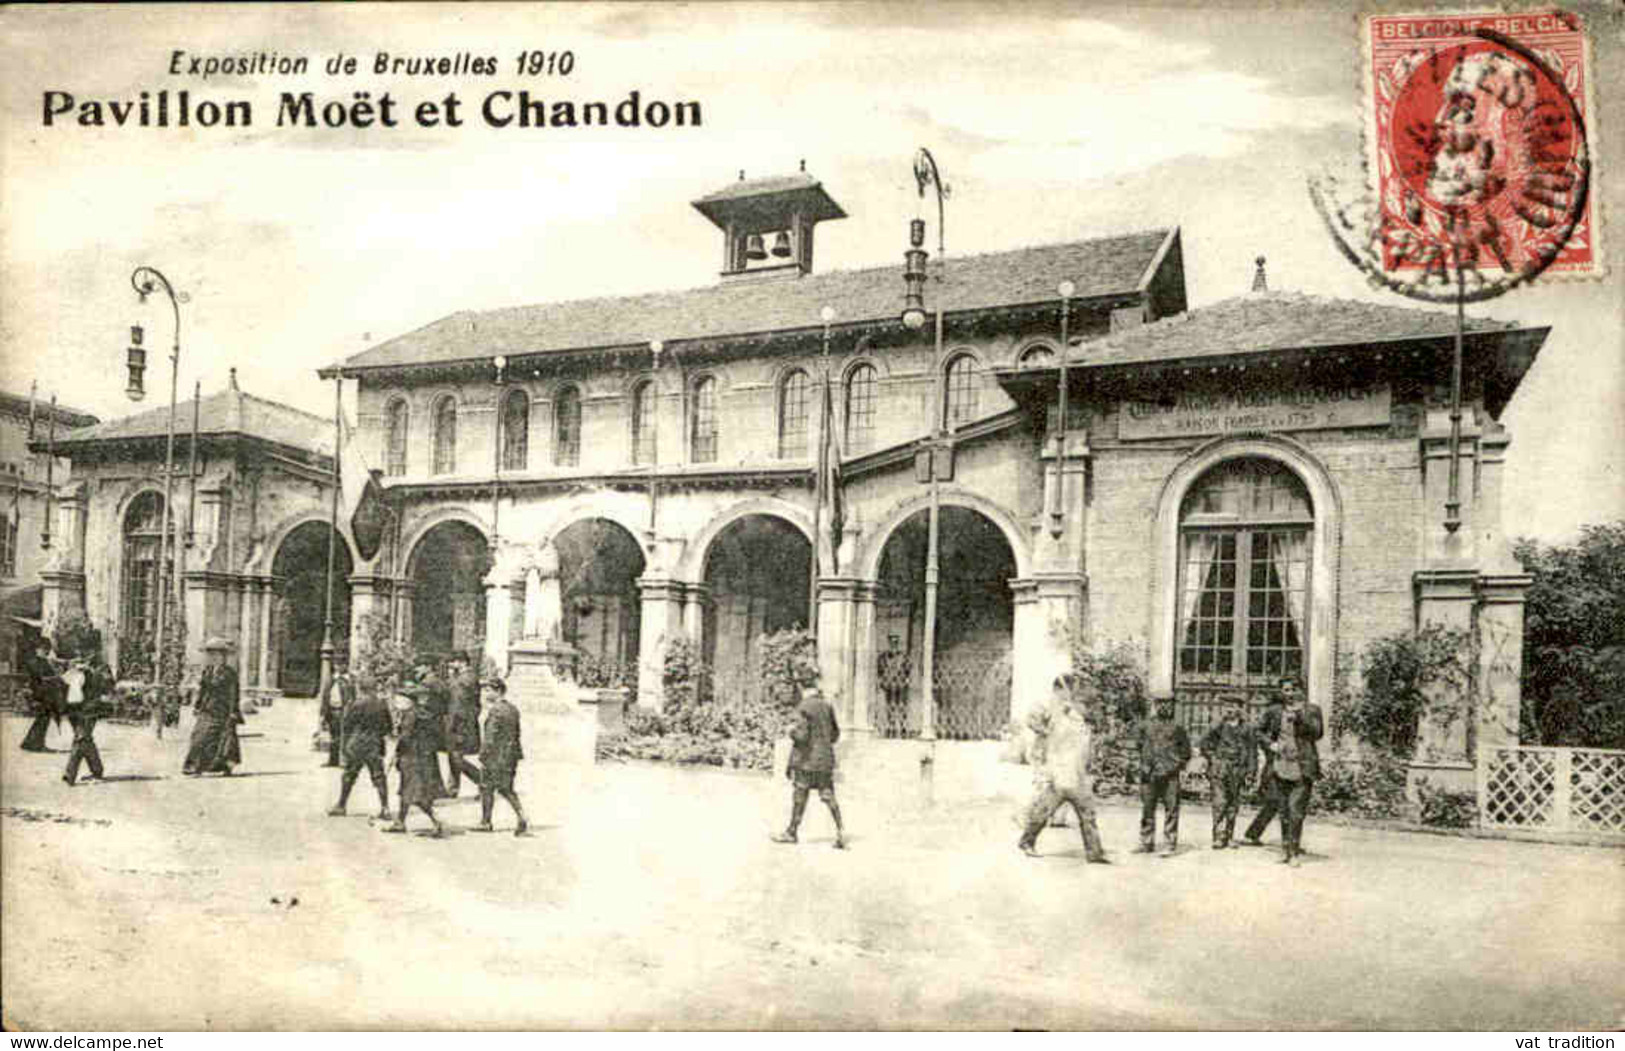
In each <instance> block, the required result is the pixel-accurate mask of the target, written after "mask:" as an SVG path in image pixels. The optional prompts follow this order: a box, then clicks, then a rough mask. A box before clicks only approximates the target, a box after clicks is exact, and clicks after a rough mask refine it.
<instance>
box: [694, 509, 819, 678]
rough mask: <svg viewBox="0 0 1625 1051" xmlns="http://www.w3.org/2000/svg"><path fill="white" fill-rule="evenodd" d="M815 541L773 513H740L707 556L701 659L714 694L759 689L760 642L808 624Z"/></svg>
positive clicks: (719, 536)
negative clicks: (708, 671)
mask: <svg viewBox="0 0 1625 1051" xmlns="http://www.w3.org/2000/svg"><path fill="white" fill-rule="evenodd" d="M811 570H812V544H811V543H809V542H808V540H807V537H806V534H804V533H802V531H801V530H800V529H799V528H797V527H796V526H795V525H793V524H791V523H790V522H788V521H786V520H785V519H783V518H780V517H778V516H777V515H768V514H752V515H745V516H744V517H742V518H740V519H739V520H738V521H736V522H734V523H732V524H731V525H729V526H728V527H727V528H726V529H724V530H722V532H720V533H718V534H717V536H716V539H715V540H713V541H712V542H711V547H710V550H708V551H707V552H706V555H705V583H706V585H707V587H708V588H709V593H710V603H709V605H708V608H707V609H706V612H705V618H704V627H703V638H704V651H705V659H706V662H707V663H708V664H710V666H711V672H712V681H713V683H714V684H715V690H716V696H717V699H718V700H719V701H722V702H723V703H727V702H728V701H729V700H731V699H734V698H748V697H754V696H756V694H757V692H758V689H757V673H758V667H759V663H758V662H759V659H760V654H759V648H758V641H759V640H760V639H761V637H762V636H763V635H770V634H772V633H773V632H776V631H783V630H785V629H786V628H804V627H806V626H807V602H808V594H809V592H808V589H809V588H810V587H811V583H810V581H809V580H808V574H809V573H810V572H811Z"/></svg>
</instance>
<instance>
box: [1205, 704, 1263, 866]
mask: <svg viewBox="0 0 1625 1051" xmlns="http://www.w3.org/2000/svg"><path fill="white" fill-rule="evenodd" d="M1202 758H1204V759H1206V760H1207V780H1208V784H1209V786H1211V788H1212V789H1213V849H1214V850H1223V849H1224V848H1225V847H1227V846H1229V845H1230V838H1231V836H1233V835H1234V834H1235V830H1236V812H1237V811H1238V810H1240V809H1241V797H1242V795H1243V794H1245V793H1246V791H1247V789H1248V787H1249V786H1250V785H1251V784H1252V783H1253V774H1254V772H1255V771H1256V770H1257V769H1258V738H1257V737H1256V736H1255V735H1254V734H1253V728H1252V727H1251V726H1248V725H1247V721H1246V720H1245V719H1243V718H1242V715H1241V699H1240V698H1239V697H1226V698H1225V699H1224V710H1223V715H1222V716H1221V717H1220V720H1219V722H1218V723H1216V724H1215V725H1214V726H1213V727H1212V728H1211V729H1210V730H1208V732H1207V734H1206V735H1205V736H1204V737H1203V738H1202ZM1236 845H1237V846H1240V844H1239V843H1238V844H1236Z"/></svg>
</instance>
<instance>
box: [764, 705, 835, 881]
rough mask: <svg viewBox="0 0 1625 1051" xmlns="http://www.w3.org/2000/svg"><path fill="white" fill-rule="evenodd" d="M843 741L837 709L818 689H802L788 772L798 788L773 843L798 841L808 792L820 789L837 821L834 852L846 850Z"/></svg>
mask: <svg viewBox="0 0 1625 1051" xmlns="http://www.w3.org/2000/svg"><path fill="white" fill-rule="evenodd" d="M840 739H841V727H840V725H839V724H837V723H836V721H835V709H833V708H831V707H830V706H829V702H828V701H826V700H824V698H823V697H822V695H820V694H819V692H818V688H817V687H816V686H809V687H806V688H805V689H803V690H802V691H801V705H800V707H798V708H797V709H796V717H795V723H794V724H793V725H792V726H791V728H790V740H791V742H792V747H791V749H790V766H789V769H787V770H786V771H785V773H786V775H787V776H788V777H789V778H790V781H791V783H792V784H793V785H795V793H794V796H793V797H792V801H791V807H790V824H789V826H788V827H786V828H785V830H784V832H782V833H781V834H779V835H776V836H774V837H773V842H775V843H794V842H795V841H796V831H797V829H799V828H800V827H801V815H802V814H803V813H804V812H805V811H806V809H807V793H809V792H811V791H814V790H817V792H818V798H819V799H822V800H823V801H824V805H825V806H827V807H829V814H830V817H832V818H834V819H835V849H836V850H845V849H846V835H845V832H844V831H843V830H842V827H841V807H840V804H839V803H837V802H836V801H835V742H836V741H839V740H840Z"/></svg>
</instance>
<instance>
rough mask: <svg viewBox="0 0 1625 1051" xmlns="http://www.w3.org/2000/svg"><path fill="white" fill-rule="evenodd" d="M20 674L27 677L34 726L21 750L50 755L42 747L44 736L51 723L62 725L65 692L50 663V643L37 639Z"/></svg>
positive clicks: (53, 665) (24, 738) (47, 640)
mask: <svg viewBox="0 0 1625 1051" xmlns="http://www.w3.org/2000/svg"><path fill="white" fill-rule="evenodd" d="M23 671H24V672H26V673H27V675H28V693H29V700H30V704H31V706H32V709H33V712H34V722H33V723H32V724H31V725H30V726H29V727H28V733H27V735H26V736H24V737H23V744H22V749H23V751H25V752H49V751H50V749H49V748H47V747H45V733H46V731H47V730H49V729H50V728H51V724H52V723H53V722H56V723H60V722H61V721H62V712H63V697H64V694H65V693H66V691H67V687H66V686H65V685H64V684H63V682H62V676H61V675H60V674H58V673H57V670H56V665H55V664H53V663H52V661H51V641H50V640H49V639H45V638H42V639H40V640H39V644H38V645H37V646H36V647H35V648H34V652H33V653H30V654H29V655H28V656H27V657H25V658H24V659H23Z"/></svg>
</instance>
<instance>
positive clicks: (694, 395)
mask: <svg viewBox="0 0 1625 1051" xmlns="http://www.w3.org/2000/svg"><path fill="white" fill-rule="evenodd" d="M717 390H718V383H717V378H716V377H715V376H711V375H705V376H699V377H697V378H696V379H695V380H694V384H693V386H692V388H690V408H689V429H688V449H689V460H690V461H691V462H693V463H716V462H717V454H718V452H719V446H720V444H721V443H720V442H719V441H718V433H719V430H720V428H719V427H718V419H717Z"/></svg>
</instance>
